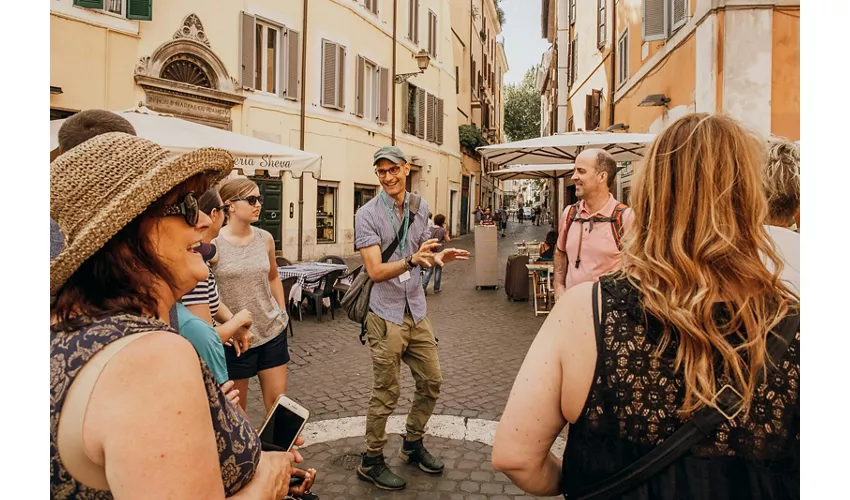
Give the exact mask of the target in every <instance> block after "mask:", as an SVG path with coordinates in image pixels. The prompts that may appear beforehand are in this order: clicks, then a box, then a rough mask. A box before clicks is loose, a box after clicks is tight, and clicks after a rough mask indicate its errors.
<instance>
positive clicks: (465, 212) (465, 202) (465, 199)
mask: <svg viewBox="0 0 850 500" xmlns="http://www.w3.org/2000/svg"><path fill="white" fill-rule="evenodd" d="M467 226H469V176H468V175H464V176H463V181H462V183H461V185H460V234H466V233H467V231H469V227H467Z"/></svg>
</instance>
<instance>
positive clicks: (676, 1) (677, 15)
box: [673, 0, 689, 30]
mask: <svg viewBox="0 0 850 500" xmlns="http://www.w3.org/2000/svg"><path fill="white" fill-rule="evenodd" d="M688 3H689V2H688V1H687V0H673V29H674V30H675V29H679V28H680V27H682V26H684V25H685V23H686V22H687V20H688V7H689V5H688Z"/></svg>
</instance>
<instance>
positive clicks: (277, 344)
mask: <svg viewBox="0 0 850 500" xmlns="http://www.w3.org/2000/svg"><path fill="white" fill-rule="evenodd" d="M218 192H219V194H220V195H221V199H222V201H223V202H224V203H227V204H229V205H230V210H229V211H228V214H227V225H226V226H224V227H223V228H222V229H221V232H220V234H219V237H218V238H216V240H215V244H216V247H217V248H218V253H217V255H216V256H215V257H213V259H212V260H210V263H211V264H212V269H213V271H214V272H215V275H216V279H217V280H218V285H219V288H220V290H221V299H222V300H223V301H224V302H225V303H226V304H227V305H228V306H229V307H232V308H233V309H234V310H240V309H247V310H248V311H250V312H251V317H252V319H253V324H252V325H251V331H252V332H253V333H254V340H253V343H252V345H251V347H250V349H248V350H247V351H243V352H242V353H241V354H240V353H239V352H237V351H236V348H235V347H234V346H226V347H225V350H224V353H225V355H226V357H227V372H228V373H229V374H230V378H231V379H233V381H234V383H235V385H234V386H235V387H236V389H237V390H238V391H239V394H241V395H242V396H241V397H240V399H239V404H240V405H241V406H242V409H243V410H244V409H245V406H246V404H247V401H248V380H249V379H251V377H254V376H257V377H258V378H259V380H260V389H261V390H262V392H263V403H264V404H265V407H266V411H269V409H271V408H272V405H274V402H275V400H276V399H277V398H278V396H280V395H281V394H283V393H285V392H286V376H287V370H286V364H287V363H288V362H289V346H288V344H287V341H286V327H287V325H288V324H289V316H288V315H287V314H286V298H285V297H284V295H283V284H282V283H281V281H280V277H279V276H278V274H277V262H276V259H275V247H274V239H273V238H272V235H271V234H269V232H268V231H264V230H262V229H260V228H258V227H255V226H252V225H251V224H252V223H254V222H257V220H258V219H259V218H260V210H261V209H262V204H263V198H262V196H260V188H259V187H257V184H256V183H254V181H252V180H250V179H245V178H237V179H229V180H227V181H226V182H224V183H223V184H222V185H221V186H220V187H219V190H218Z"/></svg>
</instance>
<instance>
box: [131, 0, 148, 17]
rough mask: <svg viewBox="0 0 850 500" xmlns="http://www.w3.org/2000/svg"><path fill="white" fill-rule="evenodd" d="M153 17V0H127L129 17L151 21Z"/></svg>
mask: <svg viewBox="0 0 850 500" xmlns="http://www.w3.org/2000/svg"><path fill="white" fill-rule="evenodd" d="M152 18H153V0H127V19H139V20H141V21H150V20H151V19H152Z"/></svg>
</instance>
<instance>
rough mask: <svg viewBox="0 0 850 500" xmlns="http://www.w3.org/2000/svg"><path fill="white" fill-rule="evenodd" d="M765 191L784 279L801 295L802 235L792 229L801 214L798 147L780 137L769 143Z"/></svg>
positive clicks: (772, 233)
mask: <svg viewBox="0 0 850 500" xmlns="http://www.w3.org/2000/svg"><path fill="white" fill-rule="evenodd" d="M764 190H765V194H766V195H767V224H766V225H765V229H767V232H768V234H770V237H771V238H772V239H773V242H774V243H776V251H777V252H779V255H780V256H781V257H782V259H783V261H784V262H785V267H784V269H783V271H782V279H783V280H784V281H785V282H787V283H788V284H789V286H790V287H791V289H792V290H793V291H794V292H795V293H797V294H798V295H799V294H800V233H798V232H797V231H794V230H793V229H791V228H790V227H789V226H791V227H793V226H794V219H795V218H797V217H799V215H800V148H799V146H797V145H796V144H794V143H793V142H791V141H788V140H786V139H782V138H780V137H771V138H770V139H769V140H768V141H767V165H766V166H765V169H764ZM769 265H770V262H768V267H769Z"/></svg>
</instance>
